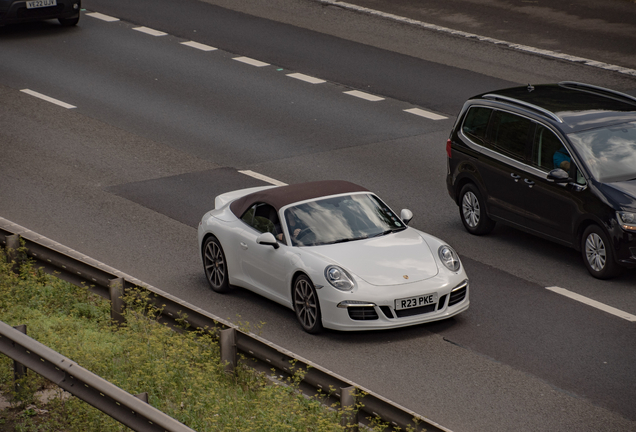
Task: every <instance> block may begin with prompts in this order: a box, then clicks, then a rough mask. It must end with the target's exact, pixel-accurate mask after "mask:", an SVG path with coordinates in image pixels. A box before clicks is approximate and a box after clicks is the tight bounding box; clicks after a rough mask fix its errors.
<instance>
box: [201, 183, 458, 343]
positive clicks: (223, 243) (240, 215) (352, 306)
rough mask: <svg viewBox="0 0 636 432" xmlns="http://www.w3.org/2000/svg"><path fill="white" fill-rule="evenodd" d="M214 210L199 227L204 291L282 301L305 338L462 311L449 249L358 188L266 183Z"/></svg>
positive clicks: (231, 195)
mask: <svg viewBox="0 0 636 432" xmlns="http://www.w3.org/2000/svg"><path fill="white" fill-rule="evenodd" d="M214 204H215V208H214V210H212V211H210V212H208V213H206V214H205V215H204V216H203V219H202V220H201V223H200V224H199V229H198V240H199V249H200V252H201V258H202V260H203V268H204V271H205V276H206V278H207V280H208V282H209V283H210V286H211V288H212V289H213V290H214V291H216V292H219V293H223V292H227V291H229V290H230V289H231V287H232V286H240V287H243V288H246V289H248V290H251V291H254V292H255V293H258V294H260V295H263V296H265V297H267V298H269V299H271V300H273V301H275V302H278V303H281V304H283V305H285V306H287V307H289V308H291V309H293V310H294V311H295V312H296V316H297V318H298V321H299V322H300V325H301V326H302V328H303V329H304V330H305V331H307V332H309V333H317V332H319V331H321V330H322V328H323V327H325V328H330V329H335V330H374V329H386V328H395V327H402V326H408V325H414V324H420V323H425V322H429V321H436V320H441V319H445V318H448V317H451V316H453V315H456V314H458V313H460V312H463V311H465V310H466V309H468V304H469V300H468V278H467V276H466V273H465V271H464V268H463V266H462V264H461V261H460V260H459V257H458V256H457V254H456V253H455V251H454V250H453V249H452V248H451V247H450V246H449V245H447V244H446V243H444V242H443V241H442V240H440V239H438V238H436V237H433V236H431V235H428V234H426V233H424V232H422V231H418V230H416V229H414V228H411V227H408V226H407V224H408V223H409V221H410V220H411V218H412V217H413V215H412V213H411V212H410V211H409V210H402V212H401V217H398V216H396V214H395V213H394V212H393V211H392V210H391V209H390V208H389V207H388V206H387V205H386V204H385V203H384V202H383V201H382V200H381V199H380V198H378V197H377V196H376V195H375V194H373V193H372V192H370V191H368V190H367V189H365V188H363V187H361V186H358V185H356V184H353V183H349V182H346V181H337V180H330V181H319V182H311V183H302V184H295V185H289V186H264V187H257V188H250V189H242V190H238V191H234V192H228V193H225V194H222V195H219V196H217V197H216V199H215V203H214Z"/></svg>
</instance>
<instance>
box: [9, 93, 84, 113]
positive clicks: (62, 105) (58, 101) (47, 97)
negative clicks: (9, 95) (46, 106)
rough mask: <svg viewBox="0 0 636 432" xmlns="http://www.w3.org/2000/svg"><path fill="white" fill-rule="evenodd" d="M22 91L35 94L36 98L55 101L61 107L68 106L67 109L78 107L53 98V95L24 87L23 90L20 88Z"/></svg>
mask: <svg viewBox="0 0 636 432" xmlns="http://www.w3.org/2000/svg"><path fill="white" fill-rule="evenodd" d="M20 91H21V92H23V93H26V94H28V95H31V96H35V97H36V98H39V99H42V100H45V101H47V102H51V103H54V104H55V105H59V106H61V107H64V108H67V109H71V108H77V107H76V106H74V105H71V104H67V103H66V102H62V101H61V100H57V99H53V98H52V97H49V96H46V95H43V94H42V93H38V92H36V91H33V90H29V89H23V90H20Z"/></svg>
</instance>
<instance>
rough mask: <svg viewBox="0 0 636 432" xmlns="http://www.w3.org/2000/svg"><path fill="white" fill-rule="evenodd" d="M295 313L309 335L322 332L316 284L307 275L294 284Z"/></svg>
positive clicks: (300, 277) (299, 277) (301, 276)
mask: <svg viewBox="0 0 636 432" xmlns="http://www.w3.org/2000/svg"><path fill="white" fill-rule="evenodd" d="M293 300H294V311H296V317H297V318H298V322H299V323H300V325H301V326H302V328H303V330H305V331H306V332H307V333H312V334H316V333H319V332H320V331H321V330H322V317H321V315H320V303H319V302H318V295H317V294H316V289H315V288H314V284H313V283H312V282H311V280H309V278H308V277H307V276H305V275H300V276H298V278H297V279H296V281H295V282H294V299H293Z"/></svg>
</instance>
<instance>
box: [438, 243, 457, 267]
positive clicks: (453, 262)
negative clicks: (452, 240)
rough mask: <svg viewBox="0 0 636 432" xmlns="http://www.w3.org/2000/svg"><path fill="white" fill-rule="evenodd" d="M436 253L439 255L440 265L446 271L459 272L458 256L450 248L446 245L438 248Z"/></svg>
mask: <svg viewBox="0 0 636 432" xmlns="http://www.w3.org/2000/svg"><path fill="white" fill-rule="evenodd" d="M437 253H438V254H439V259H440V260H442V263H443V264H444V266H446V268H447V269H449V270H450V271H454V272H456V271H458V270H459V267H460V266H461V264H460V261H459V256H458V255H457V253H456V252H455V251H454V250H453V248H452V247H450V246H448V245H443V246H440V247H439V249H438V250H437Z"/></svg>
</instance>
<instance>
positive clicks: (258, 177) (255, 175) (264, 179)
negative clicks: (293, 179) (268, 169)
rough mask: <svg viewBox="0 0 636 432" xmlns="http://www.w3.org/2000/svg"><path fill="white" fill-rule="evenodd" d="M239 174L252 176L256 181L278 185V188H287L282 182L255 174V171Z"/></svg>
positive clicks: (245, 171)
mask: <svg viewBox="0 0 636 432" xmlns="http://www.w3.org/2000/svg"><path fill="white" fill-rule="evenodd" d="M239 172H240V173H241V174H245V175H246V176H250V177H253V178H255V179H258V180H262V181H264V182H267V183H271V184H273V185H276V186H287V183H283V182H282V181H278V180H276V179H273V178H271V177H267V176H266V175H263V174H259V173H257V172H254V171H250V170H243V171H239Z"/></svg>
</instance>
